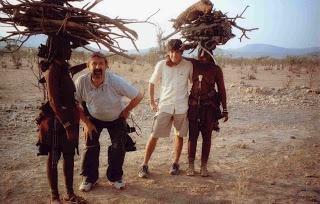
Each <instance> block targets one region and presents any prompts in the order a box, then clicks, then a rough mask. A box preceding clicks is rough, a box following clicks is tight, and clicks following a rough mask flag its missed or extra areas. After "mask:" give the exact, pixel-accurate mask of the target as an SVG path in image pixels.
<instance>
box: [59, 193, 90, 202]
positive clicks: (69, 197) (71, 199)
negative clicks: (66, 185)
mask: <svg viewBox="0 0 320 204" xmlns="http://www.w3.org/2000/svg"><path fill="white" fill-rule="evenodd" d="M63 200H64V201H66V202H68V203H77V204H87V201H86V200H85V199H84V198H82V197H81V196H77V195H76V194H67V195H65V196H64V197H63Z"/></svg>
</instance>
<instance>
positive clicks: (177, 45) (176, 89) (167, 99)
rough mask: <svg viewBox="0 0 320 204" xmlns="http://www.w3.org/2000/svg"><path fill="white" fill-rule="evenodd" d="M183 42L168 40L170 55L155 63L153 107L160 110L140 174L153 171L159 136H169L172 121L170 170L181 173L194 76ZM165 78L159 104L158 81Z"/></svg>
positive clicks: (146, 175) (151, 104) (151, 86)
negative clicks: (180, 160) (172, 138)
mask: <svg viewBox="0 0 320 204" xmlns="http://www.w3.org/2000/svg"><path fill="white" fill-rule="evenodd" d="M181 46H182V42H181V40H179V39H172V40H170V41H169V42H168V45H167V49H168V57H167V59H166V60H161V61H160V62H158V63H157V65H156V66H155V70H154V72H153V74H152V76H151V78H150V80H149V96H150V107H151V109H152V111H154V112H156V115H155V118H154V122H153V126H152V132H151V135H150V139H149V141H148V143H147V145H146V150H145V155H144V161H143V164H142V166H141V167H140V169H139V173H138V175H139V177H141V178H146V177H148V175H149V170H148V162H149V160H150V157H151V155H152V153H153V151H154V149H155V147H156V144H157V141H158V138H160V137H168V136H169V135H170V132H171V127H172V125H173V126H174V130H175V135H176V137H175V157H174V161H173V164H172V166H171V169H170V171H169V173H170V174H171V175H177V174H179V158H180V155H181V150H182V146H183V137H186V136H187V133H188V119H187V111H188V80H189V81H191V80H192V64H191V62H189V61H187V60H184V59H183V58H182V53H183V51H182V50H181ZM159 79H161V85H160V86H161V92H160V99H159V104H157V103H156V102H155V99H154V90H155V88H154V87H155V84H156V82H157V81H158V80H159Z"/></svg>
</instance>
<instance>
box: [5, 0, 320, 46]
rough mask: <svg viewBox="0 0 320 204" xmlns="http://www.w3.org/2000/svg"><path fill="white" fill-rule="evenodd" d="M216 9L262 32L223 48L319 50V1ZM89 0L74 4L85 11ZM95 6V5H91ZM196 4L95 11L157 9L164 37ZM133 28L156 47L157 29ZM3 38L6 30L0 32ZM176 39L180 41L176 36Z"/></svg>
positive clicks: (146, 12)
mask: <svg viewBox="0 0 320 204" xmlns="http://www.w3.org/2000/svg"><path fill="white" fill-rule="evenodd" d="M211 1H212V2H213V4H214V9H216V10H221V11H222V12H223V13H228V14H227V15H228V16H229V17H234V16H236V15H237V14H240V13H241V12H242V11H243V10H244V8H245V7H246V6H247V5H248V6H250V7H249V8H248V9H247V11H246V12H245V13H244V17H245V19H238V20H237V24H238V25H239V26H241V27H244V28H256V27H258V28H259V30H256V31H252V32H248V36H249V37H250V39H245V38H243V39H242V42H240V41H239V39H238V38H239V37H240V36H241V33H240V32H239V31H237V29H233V32H234V33H235V34H236V35H237V36H236V37H235V38H233V39H231V40H230V41H228V42H227V44H226V45H224V46H220V48H223V49H225V48H238V47H242V46H245V45H247V44H256V43H260V44H270V45H275V46H280V47H286V48H307V47H320V26H319V21H320V0H216V1H213V0H211ZM87 2H89V1H88V0H84V1H82V2H77V3H72V4H73V5H75V6H79V7H82V6H83V5H85V4H86V3H87ZM91 2H93V1H91ZM195 2H197V1H196V0H134V1H133V0H104V1H102V2H100V3H99V4H98V5H97V6H96V7H94V8H93V9H92V11H94V12H97V13H100V14H103V15H106V16H108V17H111V18H115V17H120V18H126V19H137V20H145V19H146V18H147V17H149V16H150V15H151V14H153V13H155V12H156V11H157V10H158V9H160V11H159V12H158V13H157V14H156V15H154V16H153V17H152V18H151V19H150V21H151V22H153V23H155V24H157V25H159V26H160V27H161V29H162V30H164V31H165V35H167V34H169V33H171V32H172V31H173V28H172V22H170V21H169V20H170V19H173V18H176V17H177V16H178V15H179V14H180V13H181V12H183V11H184V10H185V9H186V8H187V7H189V6H190V5H192V4H193V3H195ZM129 27H130V28H132V29H134V30H135V31H137V33H138V35H139V39H138V40H137V45H138V47H139V49H145V48H150V47H155V46H156V45H157V43H156V32H157V29H158V28H157V27H156V26H153V25H151V24H147V23H143V24H131V25H130V26H129ZM0 29H1V30H0V35H3V34H4V32H5V30H6V29H5V28H0ZM174 37H179V36H178V35H175V36H174ZM120 43H121V46H123V47H124V48H126V49H133V47H132V46H131V44H130V42H128V41H123V42H120Z"/></svg>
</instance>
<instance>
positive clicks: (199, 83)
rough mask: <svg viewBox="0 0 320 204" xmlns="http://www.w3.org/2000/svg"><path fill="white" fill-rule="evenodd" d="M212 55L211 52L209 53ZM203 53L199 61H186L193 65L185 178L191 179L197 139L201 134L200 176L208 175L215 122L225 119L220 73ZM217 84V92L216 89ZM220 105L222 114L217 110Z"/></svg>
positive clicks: (202, 52) (224, 93)
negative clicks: (187, 163)
mask: <svg viewBox="0 0 320 204" xmlns="http://www.w3.org/2000/svg"><path fill="white" fill-rule="evenodd" d="M210 54H211V55H212V53H210ZM210 54H208V53H207V52H206V51H204V50H202V49H201V48H200V49H199V52H198V60H195V59H188V60H190V61H191V62H192V64H193V75H192V81H193V84H192V88H191V92H190V95H189V110H188V119H189V140H188V160H189V167H188V169H187V175H188V176H194V174H195V168H194V161H195V156H196V149H197V140H198V137H199V134H200V132H201V135H202V139H203V143H202V153H201V168H200V175H201V176H203V177H206V176H208V169H207V162H208V158H209V154H210V148H211V134H212V131H213V130H215V131H219V126H218V124H219V123H218V120H219V119H221V118H224V122H226V121H227V120H228V111H227V102H226V101H227V100H226V90H225V85H224V79H223V73H222V70H221V68H220V67H219V66H217V65H216V64H215V62H214V59H213V58H212V57H211V56H210ZM216 84H217V87H218V92H217V91H216V89H215V85H216ZM220 103H221V104H222V107H223V111H222V113H221V111H220Z"/></svg>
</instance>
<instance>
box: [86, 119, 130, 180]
mask: <svg viewBox="0 0 320 204" xmlns="http://www.w3.org/2000/svg"><path fill="white" fill-rule="evenodd" d="M90 119H91V121H92V122H93V124H94V125H95V126H96V128H97V131H98V133H93V135H92V139H90V138H87V141H86V148H85V150H84V153H83V160H82V172H81V175H82V176H84V177H85V179H86V181H87V182H91V183H94V182H96V181H97V180H98V178H99V154H100V143H99V137H100V134H101V131H102V130H103V128H107V130H108V132H109V135H110V139H111V145H110V146H109V147H108V169H107V173H106V174H107V178H108V180H109V181H111V182H115V181H118V180H121V179H122V175H123V170H122V165H123V162H124V157H125V153H126V151H125V138H126V135H127V123H126V121H125V119H124V118H119V119H117V120H114V121H111V122H106V121H101V120H98V119H95V118H90Z"/></svg>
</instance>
